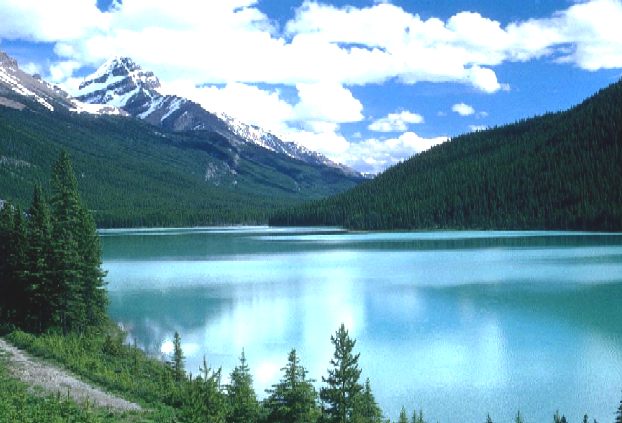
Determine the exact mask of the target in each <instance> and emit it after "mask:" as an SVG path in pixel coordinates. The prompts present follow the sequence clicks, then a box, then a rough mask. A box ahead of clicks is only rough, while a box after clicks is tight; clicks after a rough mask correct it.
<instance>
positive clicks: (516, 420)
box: [514, 410, 523, 423]
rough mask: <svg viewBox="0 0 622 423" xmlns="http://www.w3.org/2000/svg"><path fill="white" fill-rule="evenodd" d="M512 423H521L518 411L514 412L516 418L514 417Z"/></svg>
mask: <svg viewBox="0 0 622 423" xmlns="http://www.w3.org/2000/svg"><path fill="white" fill-rule="evenodd" d="M514 423H523V416H521V415H520V410H519V411H517V412H516V417H514Z"/></svg>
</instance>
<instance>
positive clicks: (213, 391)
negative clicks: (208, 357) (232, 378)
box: [180, 358, 227, 423]
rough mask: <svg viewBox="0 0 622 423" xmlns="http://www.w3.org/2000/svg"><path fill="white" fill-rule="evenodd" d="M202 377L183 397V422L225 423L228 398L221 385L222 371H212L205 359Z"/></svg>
mask: <svg viewBox="0 0 622 423" xmlns="http://www.w3.org/2000/svg"><path fill="white" fill-rule="evenodd" d="M200 371H201V375H200V376H199V377H197V378H195V379H194V380H191V381H190V382H189V383H188V385H187V388H188V391H187V392H186V394H185V395H183V397H182V399H183V406H182V410H181V419H180V420H181V421H184V422H197V423H198V422H201V423H203V422H206V423H225V422H226V421H227V420H226V419H227V398H226V396H225V394H224V392H223V391H222V387H221V385H220V374H221V373H220V369H218V370H216V371H212V369H210V368H209V367H208V366H207V362H206V361H205V358H203V367H201V369H200Z"/></svg>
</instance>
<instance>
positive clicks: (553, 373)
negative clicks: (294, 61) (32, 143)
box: [102, 228, 622, 422]
mask: <svg viewBox="0 0 622 423" xmlns="http://www.w3.org/2000/svg"><path fill="white" fill-rule="evenodd" d="M162 235H168V236H162ZM102 239H103V244H104V267H105V268H106V269H107V270H108V271H109V274H108V277H107V279H108V282H109V290H110V295H111V306H110V312H111V314H112V316H113V317H114V318H115V319H116V320H118V321H119V322H121V323H122V324H123V325H124V326H125V327H126V328H127V329H128V330H129V332H130V336H131V337H135V338H136V340H137V342H138V344H139V345H141V346H143V347H144V348H146V349H147V350H148V351H151V352H153V353H158V352H159V351H160V350H161V348H162V345H163V344H164V343H165V342H166V341H167V340H168V341H170V338H171V336H172V333H173V332H174V331H175V330H177V331H179V332H180V334H181V335H182V341H183V348H184V352H185V354H186V356H187V368H188V370H189V371H192V372H194V373H196V372H197V370H198V367H199V364H200V363H201V361H202V357H203V355H204V354H205V355H206V356H207V359H208V361H209V363H211V365H212V366H220V365H222V366H223V369H224V370H225V372H229V371H230V369H231V368H232V367H233V366H234V365H235V364H236V360H237V357H238V356H239V353H240V351H241V350H242V348H244V349H245V351H246V355H247V357H248V359H249V363H250V365H251V368H252V370H253V372H254V376H255V385H256V389H257V391H258V392H259V393H260V394H261V393H262V392H263V389H265V388H267V387H269V386H270V384H272V383H274V382H275V381H276V380H277V379H278V377H279V369H280V368H281V367H283V365H284V364H285V361H286V358H287V353H288V351H289V349H290V348H292V347H294V346H295V347H296V348H297V349H298V351H299V353H300V356H301V358H302V362H303V364H304V365H305V366H306V367H307V369H308V370H309V372H310V375H311V376H312V377H314V378H316V379H318V380H321V376H322V375H324V374H325V371H326V368H327V367H328V361H329V359H330V357H331V354H332V346H331V344H330V335H331V334H332V333H333V332H334V331H335V330H336V328H337V327H338V325H339V324H340V323H341V322H344V323H345V324H346V325H347V326H348V327H349V328H350V330H351V333H352V334H353V335H354V336H355V337H356V338H357V340H358V342H357V349H358V350H359V351H360V352H361V365H362V367H363V369H364V376H365V377H369V378H370V379H371V381H372V387H373V388H374V390H375V393H376V397H377V399H378V400H379V402H380V403H381V405H382V407H383V409H384V411H385V412H386V414H387V415H388V416H389V417H392V418H396V417H397V414H398V413H399V409H400V407H401V406H402V405H406V406H407V407H408V408H409V409H412V408H413V407H417V408H423V410H424V412H425V413H426V414H427V415H428V416H429V417H430V420H431V421H436V420H438V421H440V422H452V421H458V420H464V421H480V420H482V421H483V420H484V419H485V416H486V413H487V412H490V413H491V415H492V416H493V419H495V420H498V421H502V420H505V421H510V420H511V419H512V417H513V415H515V413H516V410H517V409H518V408H520V409H521V412H522V413H523V414H524V415H525V416H526V417H527V420H528V421H546V420H549V419H550V418H551V415H552V413H554V412H555V410H556V409H558V408H559V409H560V411H561V412H563V413H565V414H566V416H568V417H570V418H571V419H572V420H575V421H579V420H580V419H581V418H582V417H583V414H584V413H586V412H589V413H590V416H591V417H595V418H597V419H598V420H599V421H608V420H610V419H611V416H612V413H613V412H614V410H615V408H616V406H617V404H618V402H619V396H620V390H621V389H622V329H621V328H622V325H621V323H622V309H621V308H620V307H618V305H617V304H618V302H619V299H620V298H622V236H620V235H616V234H580V233H548V232H432V233H372V234H366V233H346V232H343V231H340V230H334V229H321V230H311V229H296V230H292V231H290V230H288V229H285V230H284V229H279V230H273V229H269V228H217V229H199V230H194V229H175V230H164V231H154V230H149V231H114V232H106V233H105V234H104V236H103V238H102Z"/></svg>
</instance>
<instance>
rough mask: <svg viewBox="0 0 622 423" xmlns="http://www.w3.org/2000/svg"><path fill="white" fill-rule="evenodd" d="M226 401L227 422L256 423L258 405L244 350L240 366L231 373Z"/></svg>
mask: <svg viewBox="0 0 622 423" xmlns="http://www.w3.org/2000/svg"><path fill="white" fill-rule="evenodd" d="M227 399H228V402H229V415H228V417H227V421H228V422H231V423H253V422H256V421H257V419H258V417H259V403H258V402H257V396H256V395H255V390H254V389H253V377H252V376H251V372H250V368H249V367H248V364H247V362H246V355H245V354H244V350H242V355H241V356H240V364H238V365H237V366H236V367H235V368H234V369H233V371H232V372H231V376H230V384H229V385H227Z"/></svg>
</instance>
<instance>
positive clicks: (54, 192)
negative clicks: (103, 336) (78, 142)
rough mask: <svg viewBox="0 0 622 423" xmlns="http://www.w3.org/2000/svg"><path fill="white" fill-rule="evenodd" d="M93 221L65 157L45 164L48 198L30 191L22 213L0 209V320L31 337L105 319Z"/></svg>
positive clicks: (77, 329)
mask: <svg viewBox="0 0 622 423" xmlns="http://www.w3.org/2000/svg"><path fill="white" fill-rule="evenodd" d="M104 275H105V274H104V272H103V271H102V269H101V247H100V241H99V236H98V234H97V231H96V228H95V223H94V221H93V217H92V215H91V213H90V212H89V211H88V209H86V207H85V206H84V204H83V203H82V201H81V199H80V195H79V193H78V187H77V180H76V177H75V175H74V172H73V169H72V165H71V162H70V159H69V155H68V154H67V153H66V152H63V153H61V155H60V157H59V159H58V160H57V161H56V163H55V164H54V166H53V169H52V175H51V196H50V199H49V201H47V200H46V198H45V195H44V193H43V190H42V189H41V187H40V186H38V185H37V186H35V189H34V192H33V196H32V203H31V206H30V207H29V208H28V210H27V212H24V211H23V210H22V209H21V207H19V206H14V205H13V204H11V203H10V202H6V203H4V205H3V207H2V209H1V210H0V321H1V322H3V323H4V324H5V325H7V324H8V325H13V326H15V327H18V328H22V329H25V330H28V331H31V332H37V333H41V332H44V331H47V330H49V329H51V328H56V329H58V330H60V331H62V332H63V333H68V332H84V331H85V330H86V329H87V328H89V327H93V326H98V325H101V324H102V323H103V322H105V321H106V319H107V314H106V307H107V302H108V300H107V293H106V290H105V287H104Z"/></svg>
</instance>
